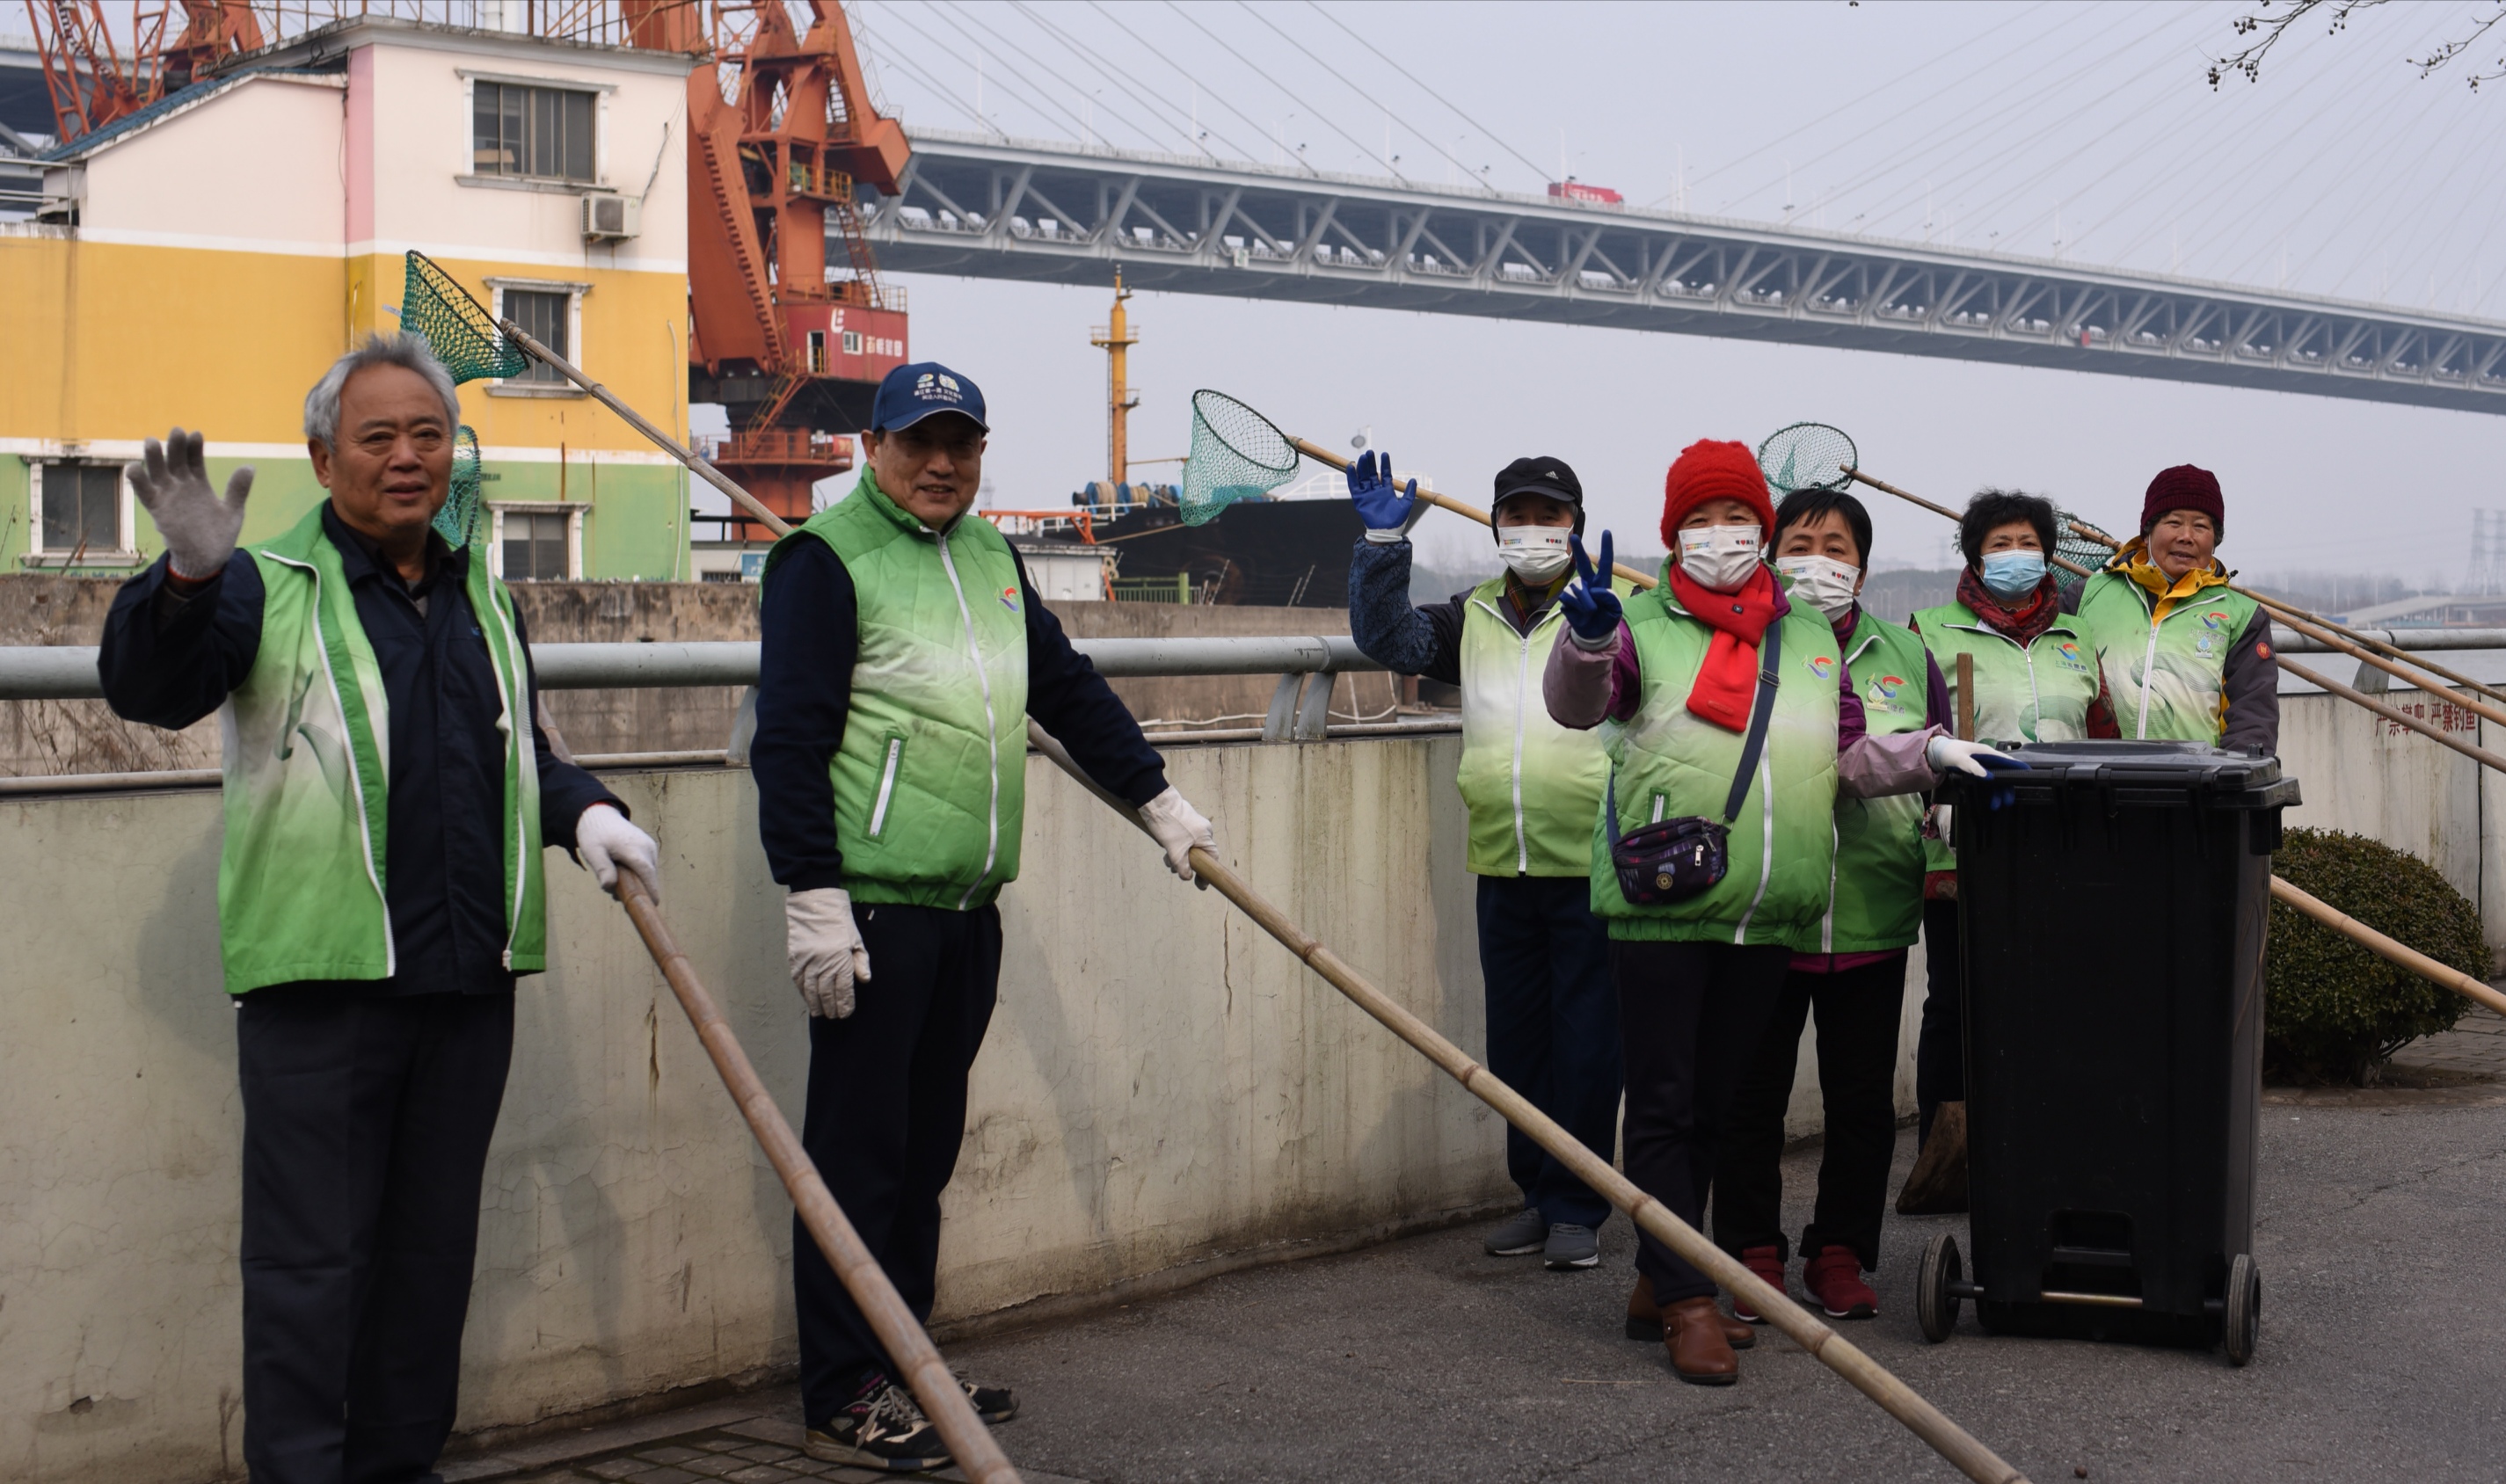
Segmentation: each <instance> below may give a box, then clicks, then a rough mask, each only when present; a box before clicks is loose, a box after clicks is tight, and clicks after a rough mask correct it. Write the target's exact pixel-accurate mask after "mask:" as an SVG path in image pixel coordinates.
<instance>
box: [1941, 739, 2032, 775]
mask: <svg viewBox="0 0 2506 1484" xmlns="http://www.w3.org/2000/svg"><path fill="white" fill-rule="evenodd" d="M1923 760H1924V761H1925V762H1928V763H1930V764H1931V765H1932V771H1933V772H1935V773H1946V772H1948V771H1950V770H1951V768H1955V769H1957V770H1958V771H1959V772H1961V773H1971V774H1973V775H1975V776H1976V777H1978V778H1989V777H1991V776H1992V774H1993V772H1994V771H1995V770H1996V769H2000V768H2023V767H2025V766H2026V765H2027V764H2026V763H2024V762H2022V761H2020V760H2018V759H2016V758H2013V757H2011V756H2010V755H2009V754H2007V753H2002V752H1996V751H1994V750H1993V748H1992V746H1991V744H1989V743H1986V742H1961V741H1959V740H1958V739H1957V738H1955V737H1952V736H1949V735H1946V734H1944V735H1941V736H1937V737H1934V738H1933V739H1932V740H1930V741H1929V742H1926V743H1924V744H1923Z"/></svg>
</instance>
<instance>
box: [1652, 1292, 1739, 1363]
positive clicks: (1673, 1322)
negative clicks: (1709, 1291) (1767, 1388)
mask: <svg viewBox="0 0 2506 1484" xmlns="http://www.w3.org/2000/svg"><path fill="white" fill-rule="evenodd" d="M1662 1317H1663V1328H1664V1330H1665V1334H1664V1336H1663V1343H1664V1344H1665V1345H1667V1346H1668V1347H1669V1348H1670V1368H1671V1369H1672V1370H1674V1371H1677V1372H1678V1373H1679V1379H1680V1380H1682V1381H1685V1382H1687V1383H1688V1384H1689V1385H1691V1386H1730V1385H1731V1384H1732V1383H1733V1382H1735V1381H1737V1380H1739V1379H1740V1361H1739V1358H1738V1357H1736V1356H1735V1355H1733V1354H1732V1342H1731V1341H1729V1340H1727V1339H1725V1338H1724V1337H1723V1331H1724V1327H1725V1326H1726V1325H1729V1324H1730V1323H1731V1321H1730V1319H1729V1318H1728V1317H1726V1316H1725V1314H1724V1313H1723V1311H1722V1310H1721V1309H1719V1308H1717V1307H1715V1304H1714V1299H1713V1297H1712V1296H1711V1295H1708V1296H1706V1297H1704V1298H1683V1299H1681V1300H1680V1301H1679V1302H1677V1303H1675V1304H1672V1305H1671V1306H1670V1307H1669V1308H1668V1309H1665V1310H1664V1311H1663V1316H1662Z"/></svg>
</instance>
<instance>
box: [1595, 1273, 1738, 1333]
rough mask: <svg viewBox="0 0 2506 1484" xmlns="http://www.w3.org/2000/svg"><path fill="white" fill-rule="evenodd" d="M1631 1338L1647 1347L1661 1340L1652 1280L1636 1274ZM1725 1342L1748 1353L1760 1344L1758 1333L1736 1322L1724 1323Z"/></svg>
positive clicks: (1630, 1299) (1631, 1297)
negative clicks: (1748, 1350)
mask: <svg viewBox="0 0 2506 1484" xmlns="http://www.w3.org/2000/svg"><path fill="white" fill-rule="evenodd" d="M1627 1333H1628V1338H1629V1339H1631V1340H1642V1341H1644V1342H1645V1343H1646V1344H1648V1345H1652V1344H1659V1343H1660V1342H1661V1340H1662V1309H1661V1307H1660V1306H1659V1305H1657V1304H1656V1303H1655V1302H1654V1301H1653V1280H1652V1279H1650V1278H1647V1277H1646V1276H1645V1275H1644V1274H1642V1273H1638V1274H1637V1275H1636V1286H1635V1287H1634V1288H1633V1289H1630V1290H1628V1330H1627ZM1723 1342H1724V1343H1725V1344H1727V1345H1730V1346H1731V1347H1732V1348H1733V1349H1734V1350H1746V1349H1748V1348H1749V1347H1750V1346H1752V1345H1755V1344H1756V1343H1758V1331H1757V1329H1756V1328H1755V1327H1754V1326H1752V1325H1744V1324H1742V1323H1741V1322H1740V1321H1738V1320H1736V1319H1729V1318H1727V1319H1725V1320H1724V1321H1723Z"/></svg>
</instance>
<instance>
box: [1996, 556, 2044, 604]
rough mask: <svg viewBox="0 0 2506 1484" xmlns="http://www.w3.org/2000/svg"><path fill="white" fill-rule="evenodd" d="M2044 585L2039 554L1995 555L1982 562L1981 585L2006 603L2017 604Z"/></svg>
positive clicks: (2042, 568) (2042, 562)
mask: <svg viewBox="0 0 2506 1484" xmlns="http://www.w3.org/2000/svg"><path fill="white" fill-rule="evenodd" d="M2044 581H2045V553H2044V552H2042V551H1995V552H1993V553H1991V554H1990V555H1988V556H1987V557H1986V558H1985V559H1984V585H1985V586H1987V587H1988V588H1990V589H1992V595H1993V596H1994V597H1996V598H1999V599H2001V600H2002V601H2003V602H2005V603H2016V602H2018V601H2019V600H2020V599H2021V598H2023V597H2025V596H2027V595H2028V594H2029V593H2031V592H2034V591H2035V590H2036V584H2037V583H2042V582H2044Z"/></svg>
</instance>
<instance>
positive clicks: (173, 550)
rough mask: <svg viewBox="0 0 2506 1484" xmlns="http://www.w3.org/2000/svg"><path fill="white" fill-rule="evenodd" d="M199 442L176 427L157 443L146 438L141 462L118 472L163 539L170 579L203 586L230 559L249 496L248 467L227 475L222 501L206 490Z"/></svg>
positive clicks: (240, 529) (250, 489)
mask: <svg viewBox="0 0 2506 1484" xmlns="http://www.w3.org/2000/svg"><path fill="white" fill-rule="evenodd" d="M200 444H201V438H200V435H199V434H197V433H186V432H184V431H183V430H182V429H180V428H176V429H175V430H174V431H173V432H171V433H168V434H167V435H165V442H163V443H162V444H160V443H159V442H157V440H155V439H153V438H152V439H150V440H149V441H148V442H147V443H146V444H145V445H144V446H143V447H142V449H141V451H140V452H141V456H140V462H138V463H136V464H125V465H124V466H122V472H123V475H124V477H126V478H128V479H129V480H130V489H131V492H132V493H133V494H136V495H137V496H138V497H139V503H140V504H141V505H144V506H146V507H148V514H149V517H150V518H151V519H153V520H155V521H156V522H157V534H159V535H161V536H162V537H164V538H165V559H166V562H167V564H168V565H170V566H171V567H172V568H173V570H174V575H175V576H176V577H179V578H184V579H187V580H189V581H192V582H202V581H205V580H207V579H209V578H213V577H215V576H217V575H218V574H219V573H220V572H222V571H224V570H226V565H227V558H228V557H230V556H233V555H234V548H235V537H237V536H238V535H240V534H242V532H243V502H244V498H245V497H246V496H247V495H250V494H251V493H252V467H251V466H250V465H246V466H245V467H243V468H241V469H238V470H236V471H235V472H234V473H233V474H231V475H229V476H227V494H226V498H225V499H223V500H221V499H219V498H218V496H217V492H216V491H214V490H212V489H210V488H209V471H208V466H207V464H206V463H205V462H204V461H203V460H202V458H201V456H200Z"/></svg>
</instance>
